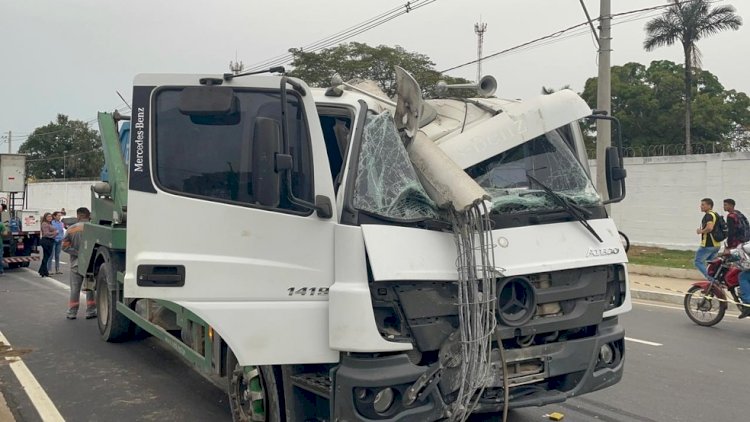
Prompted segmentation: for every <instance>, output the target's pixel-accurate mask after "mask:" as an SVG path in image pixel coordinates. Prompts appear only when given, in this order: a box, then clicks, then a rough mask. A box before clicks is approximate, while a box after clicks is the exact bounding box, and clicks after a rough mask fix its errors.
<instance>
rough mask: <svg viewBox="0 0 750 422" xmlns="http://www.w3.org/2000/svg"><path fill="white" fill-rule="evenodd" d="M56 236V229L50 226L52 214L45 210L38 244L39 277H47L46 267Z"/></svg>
mask: <svg viewBox="0 0 750 422" xmlns="http://www.w3.org/2000/svg"><path fill="white" fill-rule="evenodd" d="M56 236H57V230H56V229H55V228H54V227H53V226H52V214H51V213H48V212H45V213H44V216H43V217H42V237H41V239H39V244H40V245H41V246H42V263H41V265H39V275H40V276H41V277H49V269H48V268H47V267H48V265H49V260H50V257H51V256H52V247H53V245H54V244H55V237H56Z"/></svg>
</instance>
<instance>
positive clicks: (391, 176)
mask: <svg viewBox="0 0 750 422" xmlns="http://www.w3.org/2000/svg"><path fill="white" fill-rule="evenodd" d="M353 202H354V207H355V208H357V209H360V210H362V211H366V212H369V213H372V214H376V215H380V216H383V217H387V218H391V219H397V220H414V219H427V218H436V217H437V215H438V213H437V206H436V205H435V203H434V202H433V201H432V200H431V199H430V198H429V196H427V192H425V190H424V188H423V187H422V184H421V183H420V182H419V179H418V178H417V173H416V171H415V170H414V167H413V166H412V164H411V161H410V160H409V154H408V153H407V152H406V148H405V147H404V144H403V143H402V142H401V138H400V137H399V135H398V132H397V131H396V126H395V124H394V123H393V117H391V114H390V113H388V112H385V113H381V114H379V115H370V116H367V122H366V123H365V128H364V133H363V137H362V146H361V151H360V154H359V162H358V164H357V179H356V182H355V189H354V198H353Z"/></svg>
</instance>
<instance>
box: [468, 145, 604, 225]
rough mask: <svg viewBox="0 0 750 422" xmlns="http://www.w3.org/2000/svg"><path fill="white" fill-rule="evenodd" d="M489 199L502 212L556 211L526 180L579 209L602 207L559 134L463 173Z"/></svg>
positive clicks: (506, 152) (540, 192) (501, 154)
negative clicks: (490, 198) (486, 194)
mask: <svg viewBox="0 0 750 422" xmlns="http://www.w3.org/2000/svg"><path fill="white" fill-rule="evenodd" d="M466 172H467V173H468V174H469V176H471V177H472V178H473V179H474V180H475V181H476V182H477V183H478V184H479V185H480V186H481V187H483V188H484V189H485V190H486V191H487V193H489V194H490V196H492V210H493V211H497V212H502V213H514V212H526V211H533V210H546V209H554V208H558V207H559V204H558V203H557V202H555V200H554V199H553V198H551V197H550V196H549V195H547V194H546V193H545V192H544V191H543V190H540V189H538V186H535V185H534V184H533V182H532V181H531V180H530V179H529V177H528V176H529V175H530V176H532V177H533V178H536V179H537V180H539V181H541V182H542V183H544V185H546V186H549V187H550V189H552V190H553V191H555V192H556V193H558V194H560V195H562V196H565V197H566V198H568V199H570V200H571V201H572V202H573V203H575V204H578V205H581V206H595V205H601V197H600V196H599V194H598V193H597V191H596V189H595V188H594V186H593V185H592V183H591V179H590V178H589V176H588V174H587V173H586V171H585V169H584V168H583V167H582V166H581V164H580V162H579V161H578V160H577V159H576V158H575V155H574V154H573V152H572V151H571V150H570V147H569V146H568V145H567V144H566V142H565V140H564V139H563V136H562V134H561V132H560V131H558V130H555V131H551V132H547V133H545V134H544V135H542V136H538V137H536V138H534V139H531V140H529V141H526V142H525V143H523V144H521V145H518V146H516V147H513V148H511V149H509V150H507V151H504V152H502V153H500V154H498V155H496V156H494V157H492V158H490V159H488V160H485V161H483V162H481V163H479V164H476V165H474V166H472V167H470V168H468V169H467V170H466Z"/></svg>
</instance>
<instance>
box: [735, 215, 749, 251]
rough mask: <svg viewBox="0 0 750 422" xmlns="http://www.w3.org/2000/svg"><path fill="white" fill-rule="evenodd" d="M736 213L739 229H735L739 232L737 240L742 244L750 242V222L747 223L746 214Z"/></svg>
mask: <svg viewBox="0 0 750 422" xmlns="http://www.w3.org/2000/svg"><path fill="white" fill-rule="evenodd" d="M734 213H735V214H737V227H736V229H735V231H736V232H737V240H739V241H740V242H742V243H745V242H747V241H750V222H748V221H747V217H745V214H743V213H741V212H739V211H737V210H735V211H734Z"/></svg>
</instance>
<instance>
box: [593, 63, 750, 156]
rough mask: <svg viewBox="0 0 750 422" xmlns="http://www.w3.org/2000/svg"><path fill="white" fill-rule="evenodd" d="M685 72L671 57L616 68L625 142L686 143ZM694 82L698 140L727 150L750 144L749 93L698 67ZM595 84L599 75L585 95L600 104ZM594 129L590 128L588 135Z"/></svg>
mask: <svg viewBox="0 0 750 422" xmlns="http://www.w3.org/2000/svg"><path fill="white" fill-rule="evenodd" d="M683 72H684V67H683V66H682V65H679V64H676V63H673V62H671V61H668V60H660V61H653V62H651V65H650V66H649V67H648V68H646V67H645V66H644V65H642V64H640V63H627V64H625V65H623V66H613V67H612V114H613V115H614V116H615V117H617V118H618V119H620V122H621V123H622V128H623V142H624V144H625V147H630V148H633V149H635V150H636V152H637V151H645V150H646V149H647V148H648V147H649V146H653V145H681V144H682V143H683V142H684V138H683V132H682V131H683V127H684V126H683V125H682V123H683V114H684V112H685V103H684V96H683V95H682V93H681V88H682V85H683V79H682V74H683ZM695 82H696V83H695V85H694V86H693V90H692V93H691V104H692V108H693V110H694V115H693V122H692V128H693V131H692V132H693V141H694V143H696V144H715V145H716V146H717V150H723V151H726V150H738V149H744V148H747V147H748V142H747V141H748V139H747V131H748V130H749V129H750V110H748V106H750V98H748V96H747V95H746V94H745V93H742V92H737V91H735V90H729V91H727V90H726V89H725V88H724V86H722V85H721V83H720V82H719V80H718V79H717V78H716V76H715V75H713V74H712V73H711V72H709V71H706V70H701V71H698V72H696V74H695ZM596 88H597V78H589V79H588V80H587V81H586V85H585V87H584V91H583V94H582V97H583V99H584V100H586V102H588V103H589V104H596ZM592 131H593V128H592V127H589V134H590V133H591V132H592ZM587 138H588V139H587V148H593V142H594V141H593V139H592V138H591V137H587ZM594 149H595V148H594ZM673 151H681V152H682V151H684V150H680V149H679V148H675V149H673ZM696 151H699V150H696Z"/></svg>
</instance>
